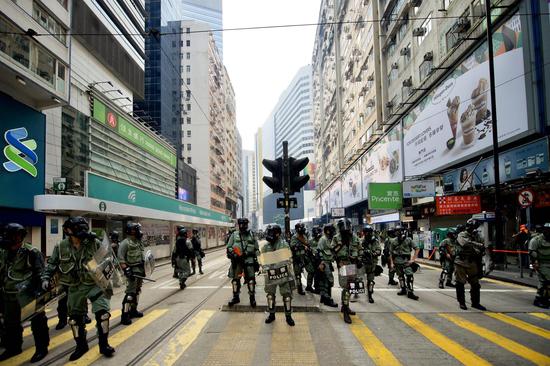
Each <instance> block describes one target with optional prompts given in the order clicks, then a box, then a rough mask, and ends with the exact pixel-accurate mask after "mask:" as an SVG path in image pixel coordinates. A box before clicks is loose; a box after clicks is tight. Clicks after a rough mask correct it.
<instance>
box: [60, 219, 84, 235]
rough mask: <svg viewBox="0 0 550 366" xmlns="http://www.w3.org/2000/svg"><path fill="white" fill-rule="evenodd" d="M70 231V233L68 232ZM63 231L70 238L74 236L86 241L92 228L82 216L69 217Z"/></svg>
mask: <svg viewBox="0 0 550 366" xmlns="http://www.w3.org/2000/svg"><path fill="white" fill-rule="evenodd" d="M68 229H70V230H71V232H70V233H69V232H68V231H67V230H68ZM63 231H64V232H65V234H67V235H68V236H74V237H77V238H79V239H85V238H86V237H88V236H89V231H90V227H89V226H88V222H87V221H86V219H85V218H84V217H82V216H74V217H69V218H68V219H67V221H65V223H64V224H63Z"/></svg>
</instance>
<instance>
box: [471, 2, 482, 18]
mask: <svg viewBox="0 0 550 366" xmlns="http://www.w3.org/2000/svg"><path fill="white" fill-rule="evenodd" d="M472 15H473V16H474V17H475V18H481V17H484V16H485V0H474V1H472Z"/></svg>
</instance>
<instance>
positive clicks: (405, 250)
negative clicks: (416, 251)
mask: <svg viewBox="0 0 550 366" xmlns="http://www.w3.org/2000/svg"><path fill="white" fill-rule="evenodd" d="M391 240H392V255H394V256H410V255H411V250H412V249H413V248H414V245H413V242H412V240H411V239H410V238H405V239H404V240H403V241H401V242H400V241H399V239H398V238H394V239H391Z"/></svg>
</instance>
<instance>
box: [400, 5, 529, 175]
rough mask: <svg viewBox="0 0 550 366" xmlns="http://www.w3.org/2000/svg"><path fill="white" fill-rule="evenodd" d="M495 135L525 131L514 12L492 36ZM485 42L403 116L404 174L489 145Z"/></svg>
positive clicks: (420, 172) (504, 136) (422, 170)
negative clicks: (496, 111) (495, 115)
mask: <svg viewBox="0 0 550 366" xmlns="http://www.w3.org/2000/svg"><path fill="white" fill-rule="evenodd" d="M493 45H494V64H495V81H496V97H497V105H498V135H499V136H498V138H499V141H505V140H507V139H509V138H512V137H514V136H517V135H518V134H520V133H522V132H525V131H527V130H528V119H527V102H526V93H525V77H524V76H523V75H524V72H525V70H524V67H523V45H522V33H521V23H520V18H519V16H517V15H515V16H513V17H512V18H511V19H510V20H509V21H508V22H506V23H505V24H504V25H503V26H502V27H500V28H499V29H498V30H497V31H496V32H495V33H494V35H493ZM492 112H493V111H491V98H490V92H489V63H488V50H487V43H484V44H483V45H481V46H480V47H478V48H477V49H476V50H475V51H474V52H473V54H472V55H470V56H469V57H468V58H467V59H466V60H464V61H463V62H462V63H461V64H460V65H459V66H458V67H457V68H456V69H455V70H454V71H453V72H452V74H451V75H450V76H449V77H448V78H447V79H446V80H445V81H443V82H442V83H441V84H440V85H439V87H438V88H436V89H435V90H434V91H432V92H431V93H430V94H429V95H428V96H426V97H425V98H424V99H423V100H422V101H421V102H420V104H419V105H418V106H416V108H414V109H413V110H412V111H411V112H410V113H409V114H408V115H407V116H405V117H404V119H403V134H404V135H403V140H404V155H405V167H406V168H405V175H406V176H416V175H423V174H426V173H429V172H431V171H434V170H436V169H439V168H441V167H444V166H446V165H450V164H452V163H455V162H458V161H459V160H461V159H465V158H468V157H470V156H472V155H474V154H476V153H479V152H480V151H482V150H486V149H488V148H490V147H491V146H492V144H493V143H492V115H493V113H492Z"/></svg>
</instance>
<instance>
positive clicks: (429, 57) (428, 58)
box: [424, 51, 434, 61]
mask: <svg viewBox="0 0 550 366" xmlns="http://www.w3.org/2000/svg"><path fill="white" fill-rule="evenodd" d="M433 59H434V53H433V52H432V51H430V52H426V53H425V54H424V61H432V60H433Z"/></svg>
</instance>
